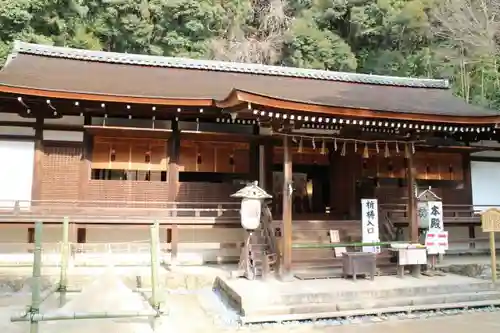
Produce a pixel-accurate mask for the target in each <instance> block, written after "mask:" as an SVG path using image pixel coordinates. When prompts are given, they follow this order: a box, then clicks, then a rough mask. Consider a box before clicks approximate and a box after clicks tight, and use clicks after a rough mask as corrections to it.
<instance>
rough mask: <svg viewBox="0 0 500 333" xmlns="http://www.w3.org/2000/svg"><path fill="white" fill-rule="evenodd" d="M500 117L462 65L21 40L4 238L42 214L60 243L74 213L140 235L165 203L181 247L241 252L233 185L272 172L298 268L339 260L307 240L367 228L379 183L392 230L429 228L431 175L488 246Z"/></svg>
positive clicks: (4, 185)
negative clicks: (406, 70)
mask: <svg viewBox="0 0 500 333" xmlns="http://www.w3.org/2000/svg"><path fill="white" fill-rule="evenodd" d="M499 122H500V114H499V112H498V111H495V110H489V109H485V108H482V107H478V106H474V105H470V104H467V103H466V102H465V101H463V100H462V99H460V98H458V97H455V96H453V95H452V91H451V89H450V84H449V82H448V81H446V80H435V79H415V78H406V77H390V76H379V75H367V74H357V73H341V72H332V71H322V70H310V69H300V68H288V67H278V66H266V65H259V64H241V63H230V62H221V61H209V60H192V59H184V58H170V57H157V56H145V55H135V54H120V53H111V52H101V51H90V50H78V49H71V48H63V47H55V46H46V45H36V44H28V43H24V42H16V43H15V45H14V48H13V50H12V52H11V54H10V55H9V57H8V60H7V62H6V63H5V65H4V67H3V68H2V70H1V71H0V160H1V161H2V163H0V243H2V248H7V247H6V245H8V244H12V246H13V247H14V245H16V248H19V246H21V247H23V246H24V247H26V248H28V247H29V244H30V243H32V242H33V223H34V222H35V221H37V220H41V221H43V222H44V223H45V226H46V229H47V230H48V232H45V234H44V243H47V244H49V245H48V246H50V244H55V243H57V242H58V241H59V240H60V229H61V223H62V220H63V218H64V217H67V218H68V219H69V220H70V223H71V235H70V238H71V241H72V242H73V243H74V244H76V245H77V246H82V248H86V247H91V246H94V245H95V246H97V245H99V244H115V245H116V244H122V245H123V246H125V247H127V246H128V248H131V247H133V246H134V244H137V243H141V242H147V241H148V237H149V229H148V225H150V224H151V223H153V222H154V221H158V222H159V223H160V225H161V228H162V232H161V242H162V249H163V251H165V253H170V254H171V255H172V257H174V256H175V257H176V258H178V259H179V260H182V257H183V256H188V257H189V258H191V259H192V258H195V259H193V260H195V261H196V260H198V261H199V262H231V261H237V260H238V256H239V251H240V246H241V241H242V232H243V230H242V228H241V225H240V220H239V208H240V201H239V200H238V199H235V198H231V194H233V193H235V192H236V191H237V190H239V189H241V188H242V187H244V186H245V185H246V184H247V183H249V182H252V181H258V184H259V186H261V187H262V188H264V189H265V190H266V191H267V192H268V193H270V194H271V195H272V196H273V198H272V200H271V201H270V211H271V213H272V221H271V222H270V224H269V227H270V231H269V235H268V238H269V239H268V241H269V242H274V241H276V242H277V243H279V246H278V247H277V248H276V250H275V251H279V252H280V258H281V259H280V260H281V261H282V264H283V269H284V270H286V271H290V270H294V269H306V268H310V267H328V266H330V265H334V263H333V261H332V260H333V259H332V258H333V256H332V254H331V249H307V248H298V247H297V248H296V247H294V244H300V243H308V244H315V243H322V242H326V243H328V242H330V238H329V235H330V234H329V232H330V231H331V230H338V231H339V237H340V239H341V240H342V241H351V242H355V241H359V240H360V239H361V220H362V219H363V216H362V212H363V209H364V208H363V206H362V205H361V201H362V200H363V199H377V207H376V209H375V210H376V214H377V217H378V221H379V222H378V228H379V231H380V239H381V240H392V239H396V238H397V237H400V239H406V240H412V241H416V240H417V239H418V237H419V236H418V219H419V218H418V214H417V212H418V210H417V206H418V195H419V194H420V193H422V192H423V191H425V190H427V189H429V188H430V189H431V191H432V192H433V193H434V194H435V195H436V196H437V197H439V199H440V201H441V202H442V210H443V212H442V214H443V215H442V219H443V223H444V228H445V229H446V230H448V231H449V232H450V243H451V245H450V249H455V250H457V251H465V252H467V251H471V252H473V251H478V250H480V249H481V248H484V249H486V248H487V247H488V245H487V241H486V239H485V238H484V237H485V236H484V235H483V234H482V233H481V231H480V230H481V229H480V227H479V217H478V215H477V214H476V212H478V211H481V210H482V209H483V208H484V207H486V206H495V205H499V204H500V201H499V198H500V193H499V191H500V168H499V167H498V166H499V164H498V162H499V161H500V145H499V144H498V141H499V138H500V132H499V129H497V124H498V123H499ZM398 234H399V236H398ZM96 244H97V245H96ZM54 246H55V245H54ZM24 247H23V248H24ZM191 259H190V260H191Z"/></svg>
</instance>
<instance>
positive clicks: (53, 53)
mask: <svg viewBox="0 0 500 333" xmlns="http://www.w3.org/2000/svg"><path fill="white" fill-rule="evenodd" d="M19 53H24V54H31V55H39V56H46V57H53V58H65V59H75V60H85V61H97V62H105V63H112V64H122V65H140V66H153V67H164V68H181V69H182V68H184V69H201V70H210V71H218V72H232V73H246V74H258V75H273V76H283V77H296V78H304V79H317V80H327V81H337V82H349V83H364V84H375V85H389V86H399V87H414V88H441V89H446V88H449V82H448V80H435V79H418V78H408V77H397V76H383V75H371V74H359V73H344V72H334V71H325V70H316V69H303V68H293V67H281V66H269V65H261V64H247V63H235V62H225V61H214V60H194V59H187V58H174V57H160V56H149V55H138V54H127V53H116V52H103V51H92V50H80V49H72V48H66V47H58V46H49V45H39V44H30V43H25V42H21V41H15V42H14V50H13V54H14V56H15V54H19Z"/></svg>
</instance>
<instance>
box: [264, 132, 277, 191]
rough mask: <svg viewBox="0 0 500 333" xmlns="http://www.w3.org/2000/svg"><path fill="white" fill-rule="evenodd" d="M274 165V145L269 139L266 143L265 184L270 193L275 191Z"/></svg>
mask: <svg viewBox="0 0 500 333" xmlns="http://www.w3.org/2000/svg"><path fill="white" fill-rule="evenodd" d="M273 165H274V147H273V144H272V142H270V141H267V142H266V143H265V144H264V176H263V179H264V184H263V185H264V186H262V188H263V189H265V190H266V191H267V192H268V193H270V194H271V195H272V193H273Z"/></svg>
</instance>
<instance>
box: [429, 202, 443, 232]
mask: <svg viewBox="0 0 500 333" xmlns="http://www.w3.org/2000/svg"><path fill="white" fill-rule="evenodd" d="M428 205H429V208H428V213H429V231H431V230H432V231H442V230H444V225H443V203H442V202H441V201H429V202H428Z"/></svg>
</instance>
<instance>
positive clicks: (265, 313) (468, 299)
mask: <svg viewBox="0 0 500 333" xmlns="http://www.w3.org/2000/svg"><path fill="white" fill-rule="evenodd" d="M453 299H455V300H457V299H464V300H463V301H458V302H454V301H453ZM433 300H434V301H437V302H432V301H433ZM413 302H414V301H413ZM385 303H386V304H391V300H386V301H385ZM395 303H396V304H397V303H398V301H395ZM404 303H405V302H404V301H400V304H404ZM408 303H410V301H409V302H407V305H392V306H391V305H390V306H383V304H382V303H380V307H373V306H372V307H365V308H358V309H352V310H337V305H336V304H333V303H332V304H329V305H323V306H321V307H320V306H318V307H317V308H316V307H314V308H312V307H309V308H307V310H308V311H306V308H305V307H304V308H302V309H300V308H292V307H281V308H278V307H276V308H274V309H271V308H261V309H259V310H258V311H256V312H247V313H246V314H245V315H244V316H241V317H240V321H241V323H242V324H252V323H265V322H281V321H296V320H318V319H328V318H346V317H354V316H367V315H383V314H391V313H401V312H404V313H411V312H416V311H438V310H444V309H468V308H474V307H487V306H499V305H500V293H495V292H482V293H465V294H462V295H460V296H459V295H454V296H453V295H451V297H450V298H449V301H442V299H439V298H437V299H436V298H433V297H429V298H427V299H425V300H423V299H421V300H419V301H418V303H419V304H408Z"/></svg>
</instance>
